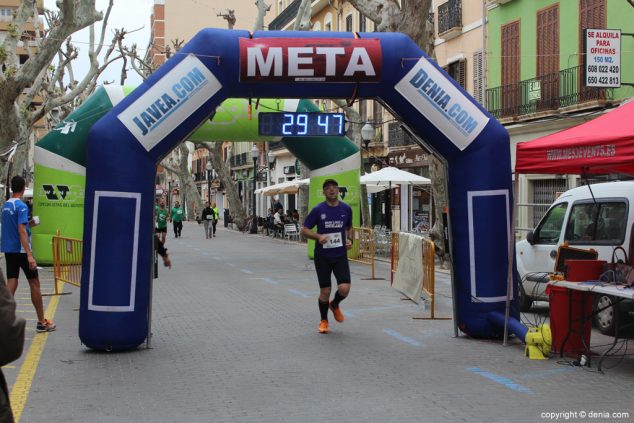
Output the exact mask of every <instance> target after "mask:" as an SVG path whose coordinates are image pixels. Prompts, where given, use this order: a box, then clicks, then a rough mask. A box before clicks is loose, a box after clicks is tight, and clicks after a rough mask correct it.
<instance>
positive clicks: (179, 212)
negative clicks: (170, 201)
mask: <svg viewBox="0 0 634 423" xmlns="http://www.w3.org/2000/svg"><path fill="white" fill-rule="evenodd" d="M183 214H184V212H183V209H182V207H181V204H180V202H178V201H176V202H175V203H174V207H172V210H171V215H170V218H171V220H172V222H173V223H174V237H175V238H178V237H179V236H181V232H183Z"/></svg>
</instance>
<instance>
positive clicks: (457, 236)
mask: <svg viewBox="0 0 634 423" xmlns="http://www.w3.org/2000/svg"><path fill="white" fill-rule="evenodd" d="M355 95H357V96H358V97H359V98H378V99H380V101H382V102H383V103H384V104H385V105H386V106H387V107H389V109H391V110H392V112H393V113H394V114H395V115H396V116H398V117H399V118H400V119H401V120H402V121H404V122H406V123H407V125H408V127H409V128H410V129H411V130H412V131H414V132H415V133H416V134H417V135H418V136H419V137H420V138H421V139H424V140H425V141H426V142H427V143H428V144H430V145H431V146H432V147H433V148H434V149H435V150H436V151H437V152H439V153H440V154H441V155H442V156H444V158H445V159H446V160H447V163H448V166H449V169H448V172H449V202H450V217H451V222H452V225H451V231H452V239H453V245H452V252H453V255H454V256H453V260H454V266H455V268H454V269H455V274H454V283H455V291H456V296H457V298H456V299H455V301H456V307H457V317H458V325H459V327H460V329H461V330H462V331H464V332H465V333H467V334H469V335H471V336H477V337H495V336H498V335H499V334H500V333H501V328H499V327H498V326H499V325H495V324H492V323H491V320H494V319H488V318H487V315H488V314H490V313H491V312H498V313H499V312H503V310H504V301H505V298H506V286H507V275H508V274H509V266H511V265H512V258H511V257H509V253H510V252H512V248H509V245H510V244H511V242H512V238H511V210H512V207H511V206H512V185H511V163H510V151H509V140H508V134H507V132H506V130H505V129H504V128H503V127H502V126H501V125H500V124H499V123H498V122H497V121H496V120H495V119H494V118H493V117H492V116H490V115H489V114H488V113H487V111H486V110H484V109H483V108H482V107H481V106H480V105H479V104H478V103H477V102H475V101H474V100H473V99H472V98H471V97H469V95H468V94H467V93H466V92H464V91H463V90H462V88H461V87H460V86H458V85H457V84H456V82H455V81H453V80H451V79H450V78H448V77H447V75H446V74H444V72H443V71H442V70H441V69H440V68H438V66H437V65H436V64H435V63H433V62H432V61H430V60H429V59H428V58H427V57H426V56H425V54H424V53H423V52H422V51H421V50H420V49H419V48H418V46H416V44H414V43H413V42H412V41H411V40H410V39H409V38H408V37H406V36H404V35H402V34H396V33H359V34H358V38H357V37H355V36H354V34H352V33H331V32H327V33H326V32H288V31H287V32H274V31H270V32H256V33H254V34H251V33H249V32H246V31H229V30H219V29H206V30H203V31H200V32H199V33H198V34H197V35H196V36H195V37H194V38H193V39H192V40H191V41H190V42H189V43H188V44H187V45H186V46H185V47H184V48H183V49H182V50H181V51H180V52H179V54H177V55H175V56H174V57H173V58H172V59H170V60H169V61H168V62H167V63H165V64H164V65H163V66H161V68H159V69H158V70H157V71H156V72H155V73H154V74H153V75H152V76H151V77H150V78H149V79H148V80H147V81H145V82H144V83H143V84H142V85H141V86H139V87H138V88H137V89H136V90H134V91H133V92H132V93H131V94H130V95H129V96H127V97H126V98H125V99H124V100H123V101H121V102H120V103H119V104H118V105H117V106H116V107H115V108H114V109H113V110H112V111H111V112H110V113H108V114H107V115H106V116H104V117H103V118H102V119H101V120H99V122H97V123H96V124H95V125H94V126H93V127H92V129H91V131H90V134H89V142H88V152H87V170H86V197H85V201H86V203H85V224H84V225H85V226H84V257H83V268H82V286H81V307H80V324H79V335H80V338H81V340H82V342H83V343H84V344H85V345H87V346H88V347H91V348H96V349H112V350H124V349H130V348H134V347H136V346H138V345H139V344H141V343H142V342H143V341H144V340H145V338H146V335H147V330H148V321H147V319H148V317H147V315H148V306H149V304H148V301H149V286H150V278H151V270H152V248H153V247H152V231H153V222H152V219H153V206H154V205H153V201H152V199H153V197H154V174H155V167H156V164H157V163H158V162H159V161H160V160H161V158H162V157H164V156H165V155H166V154H167V153H169V151H170V150H172V149H173V148H174V147H175V146H176V145H177V144H178V143H180V142H181V141H183V140H185V139H187V137H188V135H189V134H191V133H192V132H193V131H194V130H195V129H196V128H197V127H198V125H200V123H201V122H203V121H204V120H205V119H207V118H208V117H209V116H210V114H211V113H212V111H213V110H214V109H215V108H216V107H217V106H218V105H219V104H220V103H221V102H222V101H223V100H224V99H225V98H228V97H236V98H353V97H354V96H355Z"/></svg>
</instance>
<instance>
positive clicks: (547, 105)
mask: <svg viewBox="0 0 634 423" xmlns="http://www.w3.org/2000/svg"><path fill="white" fill-rule="evenodd" d="M486 94H487V98H486V100H487V103H486V105H487V109H488V110H489V112H490V113H491V114H492V115H493V116H495V117H496V118H497V119H530V118H533V117H538V116H539V115H541V114H549V113H552V112H553V111H555V110H561V109H567V108H585V107H593V106H596V105H598V104H600V103H601V102H604V101H606V100H612V99H613V98H611V96H612V90H609V89H606V88H597V87H585V86H583V66H575V67H572V68H568V69H563V70H561V71H559V72H557V73H551V74H546V75H543V76H539V77H536V78H531V79H527V80H524V81H520V82H519V83H518V84H514V85H502V86H499V87H495V88H489V89H487V90H486Z"/></svg>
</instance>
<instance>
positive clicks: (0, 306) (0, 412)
mask: <svg viewBox="0 0 634 423" xmlns="http://www.w3.org/2000/svg"><path fill="white" fill-rule="evenodd" d="M25 324H26V321H25V320H24V319H23V318H21V317H17V316H16V315H15V300H14V299H13V295H11V292H9V290H8V289H7V286H6V284H5V281H4V277H3V276H2V273H0V422H3V423H13V421H14V420H13V413H12V412H11V404H10V402H9V387H8V386H7V382H6V380H5V379H4V374H3V373H2V366H6V365H7V364H9V363H11V362H13V361H15V360H17V359H18V358H20V355H22V349H23V348H24V326H25Z"/></svg>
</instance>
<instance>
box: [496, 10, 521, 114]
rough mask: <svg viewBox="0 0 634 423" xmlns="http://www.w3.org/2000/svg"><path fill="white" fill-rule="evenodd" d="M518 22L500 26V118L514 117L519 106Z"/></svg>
mask: <svg viewBox="0 0 634 423" xmlns="http://www.w3.org/2000/svg"><path fill="white" fill-rule="evenodd" d="M519 82H520V22H519V21H515V22H511V23H508V24H506V25H503V26H502V86H501V87H500V89H501V93H500V97H501V99H502V116H515V115H517V114H518V113H519V106H520V88H519Z"/></svg>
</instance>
